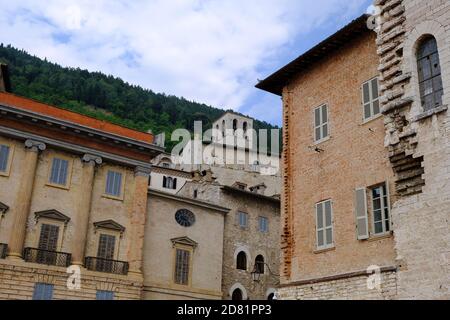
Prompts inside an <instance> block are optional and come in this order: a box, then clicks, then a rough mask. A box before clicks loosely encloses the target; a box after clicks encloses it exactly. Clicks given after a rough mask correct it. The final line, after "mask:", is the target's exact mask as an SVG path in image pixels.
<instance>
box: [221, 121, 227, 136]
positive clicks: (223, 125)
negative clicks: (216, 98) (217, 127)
mask: <svg viewBox="0 0 450 320" xmlns="http://www.w3.org/2000/svg"><path fill="white" fill-rule="evenodd" d="M225 129H226V128H225V120H222V137H225Z"/></svg>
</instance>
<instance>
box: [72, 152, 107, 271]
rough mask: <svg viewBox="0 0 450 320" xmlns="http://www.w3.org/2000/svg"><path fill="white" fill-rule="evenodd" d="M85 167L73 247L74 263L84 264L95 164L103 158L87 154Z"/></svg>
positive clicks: (84, 160) (83, 160) (99, 162)
mask: <svg viewBox="0 0 450 320" xmlns="http://www.w3.org/2000/svg"><path fill="white" fill-rule="evenodd" d="M82 162H83V169H82V176H81V186H80V187H81V192H80V193H79V199H78V202H77V205H78V207H77V214H76V218H75V219H76V220H75V232H74V241H73V249H72V260H73V263H72V264H74V265H80V266H81V265H83V260H84V253H85V249H86V239H87V231H88V225H89V216H90V212H91V200H92V189H93V187H94V175H95V166H96V165H100V164H102V158H100V157H97V156H94V155H90V154H85V155H84V156H83V158H82Z"/></svg>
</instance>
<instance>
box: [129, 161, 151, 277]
mask: <svg viewBox="0 0 450 320" xmlns="http://www.w3.org/2000/svg"><path fill="white" fill-rule="evenodd" d="M150 172H151V170H150V169H149V168H144V167H137V168H136V170H135V178H134V193H133V203H132V205H131V206H130V209H129V217H130V233H129V238H130V240H129V249H128V261H129V263H130V273H131V274H134V275H137V276H141V275H142V260H143V250H144V232H145V222H146V217H147V191H148V179H149V177H150Z"/></svg>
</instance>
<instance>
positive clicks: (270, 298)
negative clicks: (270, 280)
mask: <svg viewBox="0 0 450 320" xmlns="http://www.w3.org/2000/svg"><path fill="white" fill-rule="evenodd" d="M274 297H275V293H273V292H272V293H271V294H269V296H268V297H267V300H269V301H272V300H273V298H274Z"/></svg>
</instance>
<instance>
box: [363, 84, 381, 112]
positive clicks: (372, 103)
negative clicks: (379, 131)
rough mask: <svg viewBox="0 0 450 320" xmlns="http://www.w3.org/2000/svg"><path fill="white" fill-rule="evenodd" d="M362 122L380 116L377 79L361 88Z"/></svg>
mask: <svg viewBox="0 0 450 320" xmlns="http://www.w3.org/2000/svg"><path fill="white" fill-rule="evenodd" d="M362 99H363V106H364V120H370V119H373V118H374V117H375V116H377V115H379V114H380V101H379V90H378V78H375V79H372V80H370V81H367V82H366V83H364V84H363V86H362Z"/></svg>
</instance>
